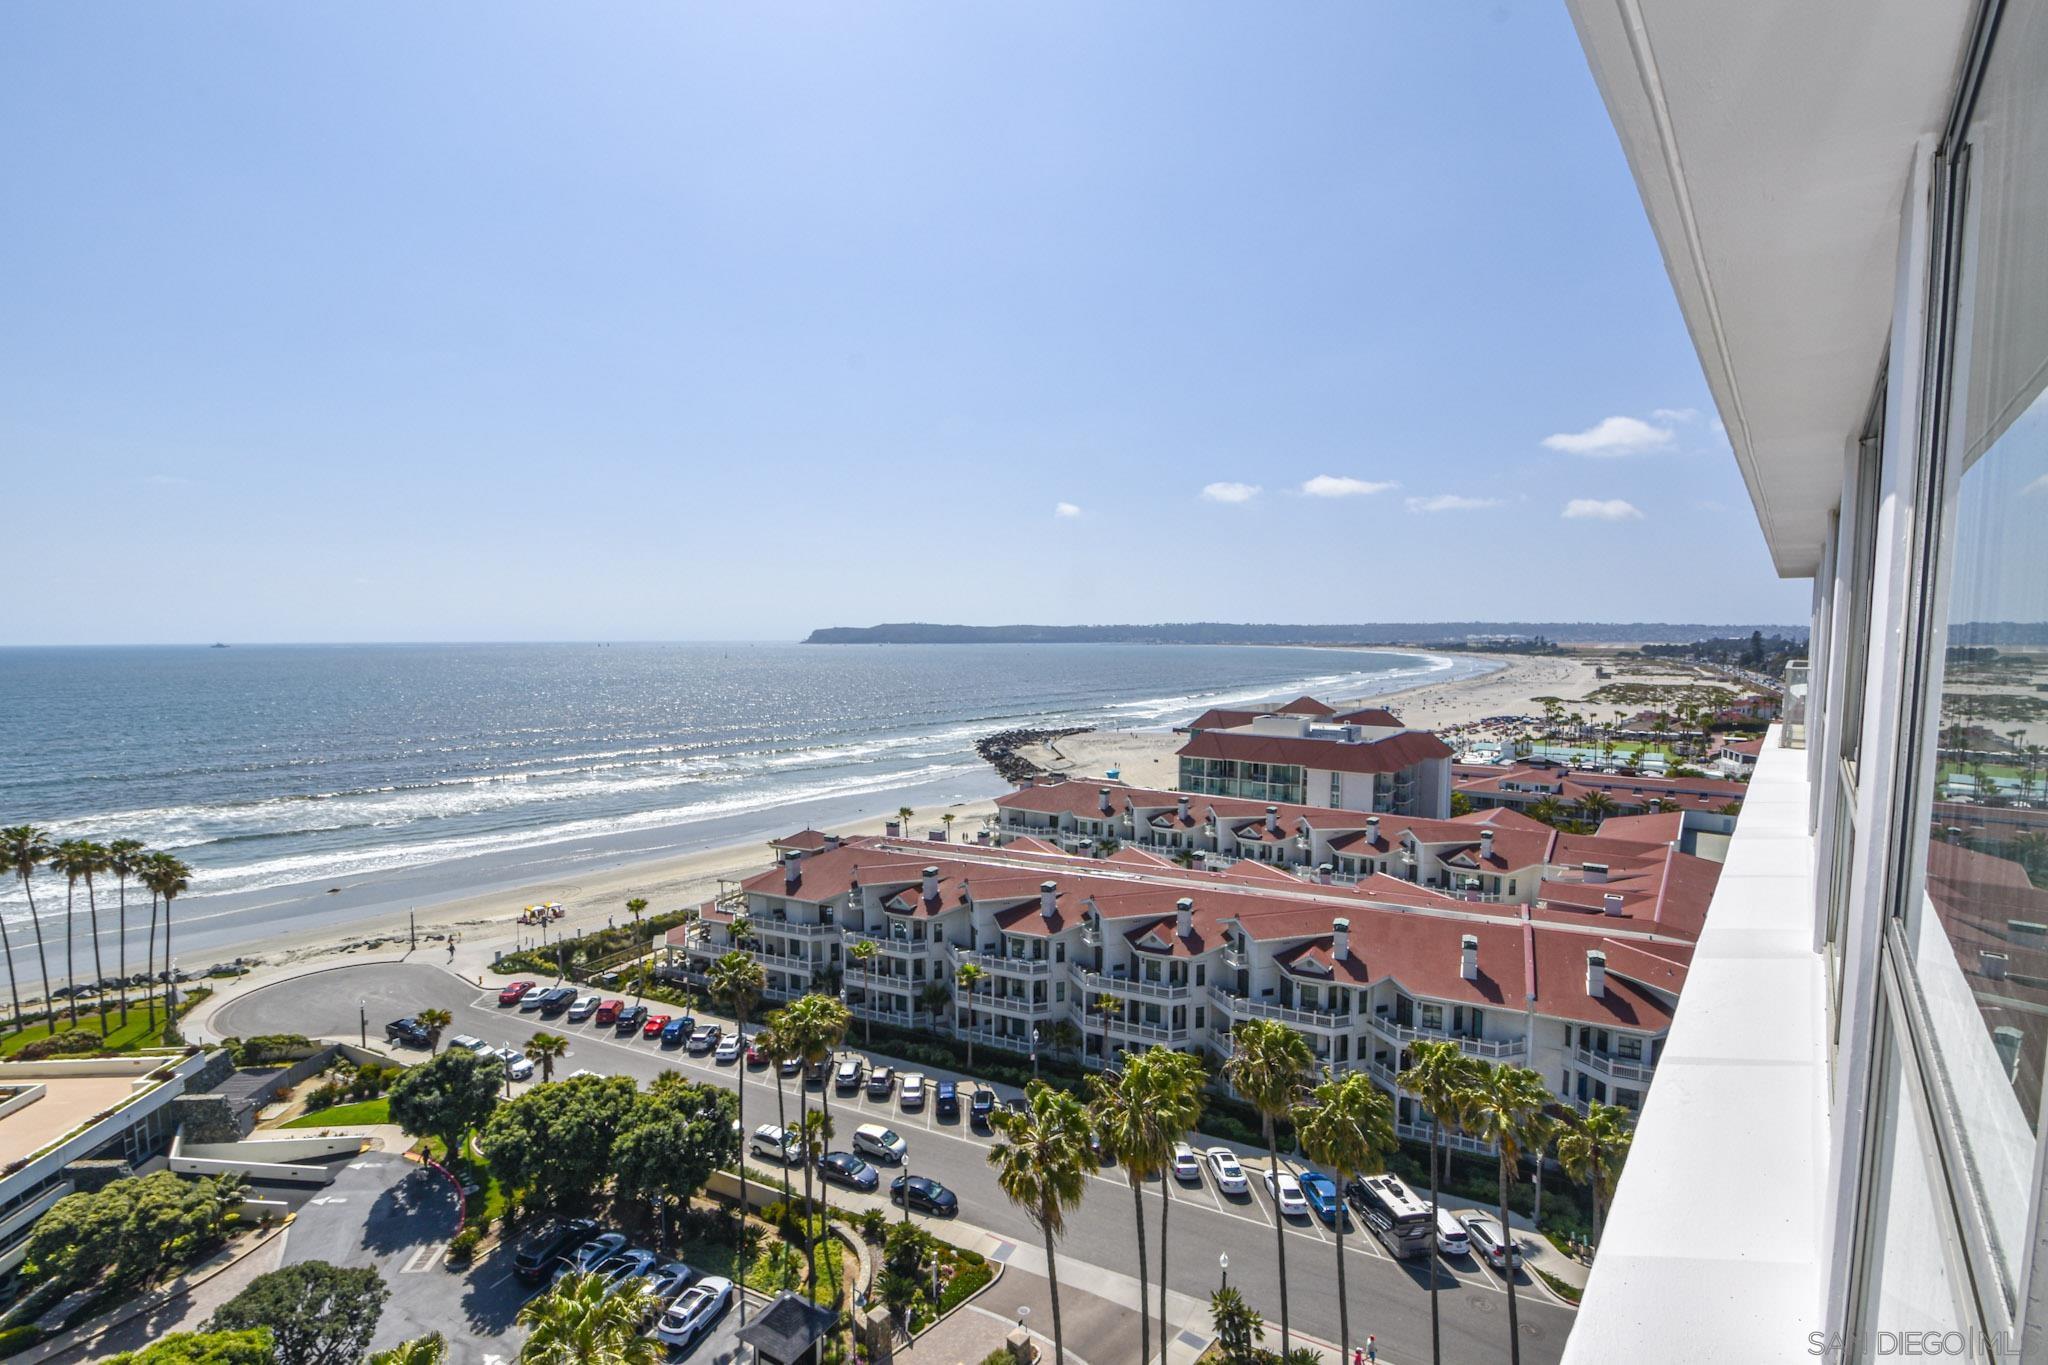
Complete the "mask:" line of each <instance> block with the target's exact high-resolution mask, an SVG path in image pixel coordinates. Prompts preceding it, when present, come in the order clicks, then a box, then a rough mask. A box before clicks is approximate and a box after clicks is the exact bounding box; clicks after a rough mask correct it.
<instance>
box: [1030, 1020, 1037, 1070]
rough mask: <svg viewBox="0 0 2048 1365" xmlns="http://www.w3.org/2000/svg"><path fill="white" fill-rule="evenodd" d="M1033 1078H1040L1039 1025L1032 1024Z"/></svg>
mask: <svg viewBox="0 0 2048 1365" xmlns="http://www.w3.org/2000/svg"><path fill="white" fill-rule="evenodd" d="M1031 1079H1032V1080H1034V1081H1035V1080H1037V1079H1038V1025H1036V1024H1033V1025H1032V1026H1031Z"/></svg>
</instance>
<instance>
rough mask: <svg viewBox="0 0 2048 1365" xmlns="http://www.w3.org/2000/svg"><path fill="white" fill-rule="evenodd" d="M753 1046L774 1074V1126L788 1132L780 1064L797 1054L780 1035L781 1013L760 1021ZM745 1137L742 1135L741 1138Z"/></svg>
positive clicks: (785, 1177)
mask: <svg viewBox="0 0 2048 1365" xmlns="http://www.w3.org/2000/svg"><path fill="white" fill-rule="evenodd" d="M754 1046H756V1047H758V1048H760V1049H761V1055H762V1056H764V1057H766V1058H767V1059H768V1065H769V1067H770V1068H772V1069H773V1070H774V1072H775V1126H776V1127H777V1128H779V1129H781V1130H782V1131H783V1133H784V1134H787V1133H788V1132H789V1097H788V1094H787V1092H786V1091H785V1090H784V1088H783V1084H782V1064H783V1063H784V1062H786V1061H788V1060H789V1059H790V1058H792V1057H794V1056H796V1055H797V1054H796V1053H794V1052H792V1051H791V1050H790V1046H789V1040H788V1039H787V1038H785V1037H783V1034H782V1011H781V1010H777V1011H775V1012H774V1013H773V1014H771V1015H769V1016H768V1017H767V1018H766V1019H765V1020H763V1021H762V1024H761V1029H760V1031H759V1032H757V1033H756V1034H755V1035H754ZM744 1136H745V1135H744V1134H742V1137H744ZM781 1166H782V1201H783V1202H784V1203H785V1204H786V1203H788V1202H789V1199H790V1190H789V1163H788V1162H787V1161H784V1162H782V1163H781Z"/></svg>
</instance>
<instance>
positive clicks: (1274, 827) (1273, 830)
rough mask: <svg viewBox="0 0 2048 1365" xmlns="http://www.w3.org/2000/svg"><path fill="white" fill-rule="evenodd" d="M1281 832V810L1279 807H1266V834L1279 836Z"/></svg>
mask: <svg viewBox="0 0 2048 1365" xmlns="http://www.w3.org/2000/svg"><path fill="white" fill-rule="evenodd" d="M1279 832H1280V808H1279V807H1278V806H1268V807H1266V833H1268V834H1278V833H1279Z"/></svg>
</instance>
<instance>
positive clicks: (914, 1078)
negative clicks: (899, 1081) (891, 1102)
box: [903, 1071, 924, 1110]
mask: <svg viewBox="0 0 2048 1365" xmlns="http://www.w3.org/2000/svg"><path fill="white" fill-rule="evenodd" d="M903 1107H904V1109H906V1110H911V1109H922V1108H924V1073H923V1072H922V1071H906V1072H905V1073H903Z"/></svg>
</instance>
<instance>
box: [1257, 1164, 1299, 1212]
mask: <svg viewBox="0 0 2048 1365" xmlns="http://www.w3.org/2000/svg"><path fill="white" fill-rule="evenodd" d="M1266 1193H1267V1194H1270V1195H1272V1196H1273V1202H1274V1203H1275V1204H1278V1205H1279V1206H1280V1213H1281V1216H1282V1217H1285V1218H1306V1217H1308V1197H1307V1196H1306V1195H1304V1194H1303V1193H1302V1192H1301V1181H1300V1180H1298V1179H1296V1178H1295V1175H1294V1172H1292V1171H1278V1172H1275V1171H1267V1172H1266Z"/></svg>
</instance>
